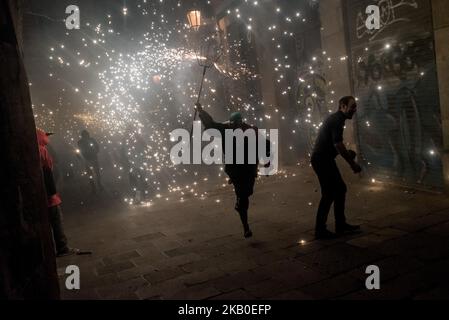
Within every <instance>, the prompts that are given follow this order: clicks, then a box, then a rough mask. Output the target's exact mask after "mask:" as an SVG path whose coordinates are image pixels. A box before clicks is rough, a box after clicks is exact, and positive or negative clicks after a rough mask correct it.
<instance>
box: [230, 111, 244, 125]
mask: <svg viewBox="0 0 449 320" xmlns="http://www.w3.org/2000/svg"><path fill="white" fill-rule="evenodd" d="M229 121H230V122H231V123H240V122H242V121H243V117H242V114H241V113H240V112H233V113H232V114H231V116H230V117H229Z"/></svg>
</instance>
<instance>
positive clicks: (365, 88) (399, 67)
mask: <svg viewBox="0 0 449 320" xmlns="http://www.w3.org/2000/svg"><path fill="white" fill-rule="evenodd" d="M431 46H432V39H431V38H427V39H418V40H415V41H408V42H405V43H397V44H392V45H391V47H390V48H389V49H388V50H387V49H383V50H380V51H375V52H373V53H366V54H365V55H363V56H361V57H360V58H359V60H358V62H357V65H356V69H355V76H356V92H357V96H358V97H359V99H360V101H359V105H361V108H360V112H359V116H358V124H359V126H358V128H359V139H360V143H361V145H363V147H362V149H363V150H364V155H365V156H366V158H367V159H368V160H369V161H371V162H373V163H375V164H376V165H381V167H386V168H389V169H391V173H392V175H393V176H398V177H408V178H410V179H411V180H413V182H415V183H419V184H420V183H426V178H430V179H432V177H429V176H428V175H429V174H430V173H431V169H432V167H438V166H439V164H438V161H439V158H438V150H439V149H440V146H441V143H442V142H441V121H440V114H439V105H438V91H437V89H436V88H437V86H438V84H437V81H436V77H435V67H434V65H433V64H432V57H433V50H432V47H431Z"/></svg>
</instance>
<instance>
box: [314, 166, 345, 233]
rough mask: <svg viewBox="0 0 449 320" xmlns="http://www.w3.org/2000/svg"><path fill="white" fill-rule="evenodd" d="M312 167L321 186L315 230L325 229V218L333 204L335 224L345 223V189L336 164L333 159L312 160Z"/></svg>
mask: <svg viewBox="0 0 449 320" xmlns="http://www.w3.org/2000/svg"><path fill="white" fill-rule="evenodd" d="M312 167H313V170H314V171H315V173H316V175H317V176H318V180H319V181H320V186H321V200H320V204H319V206H318V212H317V216H316V225H315V230H317V231H321V230H324V229H326V222H327V216H328V214H329V210H330V208H331V205H332V203H333V204H334V214H335V224H336V225H341V224H344V223H346V218H345V198H346V191H347V188H346V184H345V182H344V181H343V178H342V177H341V174H340V171H339V170H338V167H337V163H336V162H335V160H334V159H325V160H324V159H314V158H312Z"/></svg>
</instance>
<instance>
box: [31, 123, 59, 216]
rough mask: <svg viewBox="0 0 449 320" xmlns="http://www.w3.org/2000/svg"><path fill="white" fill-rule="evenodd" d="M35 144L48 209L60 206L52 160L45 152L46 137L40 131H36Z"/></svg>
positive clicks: (43, 132)
mask: <svg viewBox="0 0 449 320" xmlns="http://www.w3.org/2000/svg"><path fill="white" fill-rule="evenodd" d="M36 134H37V144H38V146H39V158H40V161H41V167H42V171H43V174H44V182H45V188H46V190H47V204H48V207H54V206H57V205H60V204H61V202H62V200H61V197H60V196H59V194H58V192H57V191H56V185H55V181H54V178H53V159H52V157H51V155H50V153H49V152H48V150H47V144H48V143H49V139H48V135H47V133H46V132H45V131H43V130H41V129H37V130H36Z"/></svg>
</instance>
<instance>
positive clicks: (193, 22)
mask: <svg viewBox="0 0 449 320" xmlns="http://www.w3.org/2000/svg"><path fill="white" fill-rule="evenodd" d="M187 20H188V21H189V26H190V28H193V29H194V30H195V31H196V30H198V28H199V27H200V26H201V11H199V10H190V11H189V12H187Z"/></svg>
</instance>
